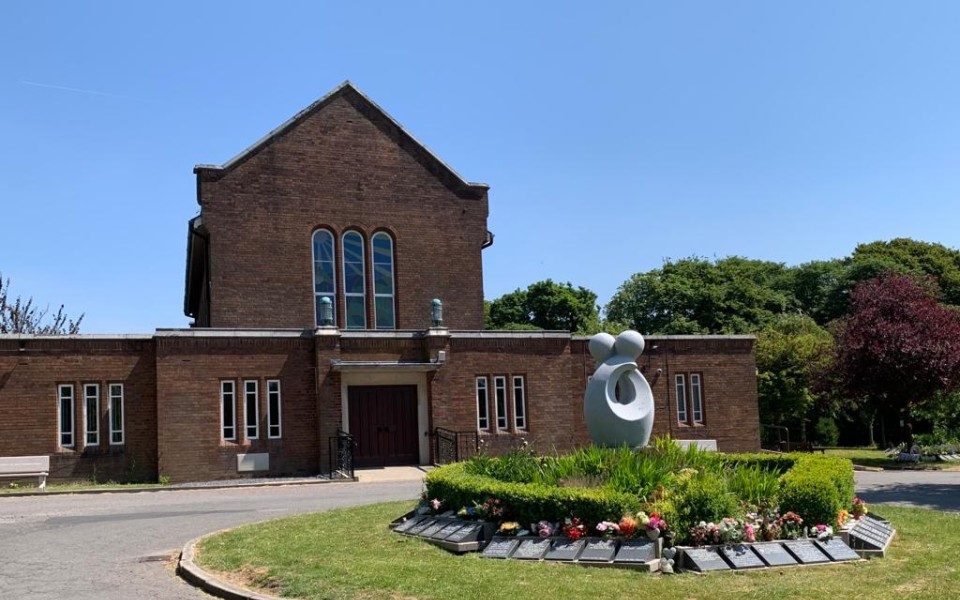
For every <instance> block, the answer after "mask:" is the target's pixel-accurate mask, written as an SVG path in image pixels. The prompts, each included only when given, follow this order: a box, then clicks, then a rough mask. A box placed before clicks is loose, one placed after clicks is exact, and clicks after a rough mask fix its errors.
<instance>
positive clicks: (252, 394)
mask: <svg viewBox="0 0 960 600" xmlns="http://www.w3.org/2000/svg"><path fill="white" fill-rule="evenodd" d="M257 387H258V386H257V381H256V380H254V379H250V380H248V381H244V382H243V424H244V434H245V435H246V438H247V439H248V440H255V439H257V438H258V437H259V434H260V431H259V430H260V427H259V424H260V401H259V396H260V394H258V393H257V392H258V390H257Z"/></svg>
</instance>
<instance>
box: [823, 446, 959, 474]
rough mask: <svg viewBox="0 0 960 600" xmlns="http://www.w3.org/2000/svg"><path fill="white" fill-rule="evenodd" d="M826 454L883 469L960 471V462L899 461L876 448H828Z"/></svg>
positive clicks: (862, 465)
mask: <svg viewBox="0 0 960 600" xmlns="http://www.w3.org/2000/svg"><path fill="white" fill-rule="evenodd" d="M826 454H828V455H832V456H840V457H843V458H849V459H850V461H851V462H852V463H853V464H855V465H860V466H861V467H879V468H881V469H904V470H908V471H960V464H957V463H949V462H921V463H903V462H897V461H895V460H893V459H892V458H890V457H889V456H887V453H886V452H884V451H883V450H877V449H876V448H827V450H826Z"/></svg>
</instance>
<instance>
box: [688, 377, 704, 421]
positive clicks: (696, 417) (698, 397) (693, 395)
mask: <svg viewBox="0 0 960 600" xmlns="http://www.w3.org/2000/svg"><path fill="white" fill-rule="evenodd" d="M690 402H691V404H692V405H693V406H692V408H693V422H694V423H703V390H702V389H701V387H700V375H699V374H698V373H691V374H690Z"/></svg>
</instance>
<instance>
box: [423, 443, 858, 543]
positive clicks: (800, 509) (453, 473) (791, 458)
mask: <svg viewBox="0 0 960 600" xmlns="http://www.w3.org/2000/svg"><path fill="white" fill-rule="evenodd" d="M712 456H713V457H715V458H714V459H711V460H716V461H718V462H719V463H720V464H722V465H723V466H726V467H733V468H736V467H737V466H759V467H762V468H765V469H771V470H775V471H778V472H783V475H782V476H780V482H781V490H780V510H781V512H787V511H793V512H795V513H797V514H799V515H800V516H801V517H803V519H804V521H805V523H806V524H807V525H815V524H818V523H826V524H832V523H833V522H834V520H835V519H836V516H837V513H838V512H839V510H840V509H841V508H847V507H849V505H850V502H851V501H852V499H853V492H854V481H853V465H852V463H851V462H850V461H849V460H848V459H845V458H839V457H833V456H822V455H811V454H720V453H717V454H713V455H712ZM488 460H496V459H495V458H493V459H488ZM426 487H427V495H428V497H430V498H439V499H441V500H443V501H444V502H445V503H446V504H447V507H448V508H452V509H454V510H456V509H458V508H460V507H463V506H472V505H474V504H475V503H476V504H482V503H483V502H484V501H486V500H487V499H489V498H498V499H500V500H501V501H502V502H503V505H504V508H505V510H506V514H505V517H506V518H509V519H516V520H517V521H519V522H521V523H524V524H527V523H530V522H533V521H536V520H539V519H548V520H553V521H560V520H562V519H564V518H566V517H570V516H578V517H580V518H581V519H583V520H584V521H586V522H587V523H597V522H599V521H603V520H609V519H617V518H619V517H620V516H622V515H624V514H629V513H633V512H636V511H638V510H640V509H642V508H644V506H645V505H647V501H648V499H647V498H640V497H638V496H637V495H636V494H630V493H624V492H622V491H616V490H612V489H609V488H608V487H560V486H552V485H545V484H542V483H517V482H508V481H501V480H499V479H495V478H493V477H488V476H486V475H476V474H471V473H469V472H467V469H466V463H456V464H452V465H446V466H443V467H439V468H437V469H434V470H432V471H430V472H429V473H428V474H427V476H426ZM693 495H694V496H696V493H694V494H693ZM676 501H678V502H683V500H682V499H681V498H676ZM671 508H673V509H674V510H676V511H677V516H680V515H681V513H683V514H685V512H688V511H685V509H684V507H682V506H673V507H671ZM671 512H672V511H671ZM688 516H690V517H691V518H693V516H694V515H692V514H690V515H688ZM680 520H681V521H682V520H683V519H680ZM678 525H680V523H678Z"/></svg>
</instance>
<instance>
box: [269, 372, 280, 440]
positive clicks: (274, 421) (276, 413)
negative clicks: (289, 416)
mask: <svg viewBox="0 0 960 600" xmlns="http://www.w3.org/2000/svg"><path fill="white" fill-rule="evenodd" d="M281 434H282V431H281V428H280V380H279V379H268V380H267V437H268V438H270V439H274V440H275V439H278V438H280V437H281Z"/></svg>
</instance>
